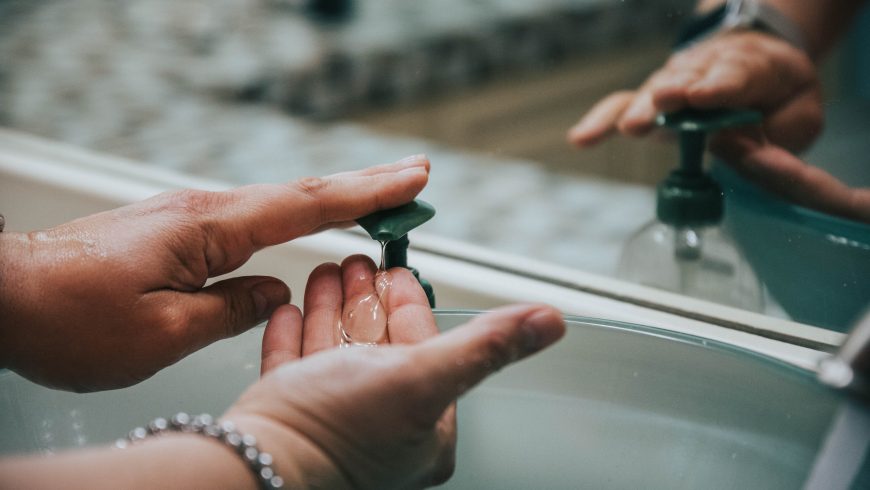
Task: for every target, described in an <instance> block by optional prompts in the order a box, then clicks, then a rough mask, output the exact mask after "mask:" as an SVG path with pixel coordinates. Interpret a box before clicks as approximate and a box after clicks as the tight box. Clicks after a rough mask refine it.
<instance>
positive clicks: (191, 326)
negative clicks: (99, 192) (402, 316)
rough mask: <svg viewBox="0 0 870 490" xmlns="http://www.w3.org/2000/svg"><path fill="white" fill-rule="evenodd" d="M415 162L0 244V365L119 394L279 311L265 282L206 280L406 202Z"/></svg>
mask: <svg viewBox="0 0 870 490" xmlns="http://www.w3.org/2000/svg"><path fill="white" fill-rule="evenodd" d="M428 172H429V162H428V160H427V159H426V158H425V157H424V156H417V157H411V158H409V159H405V160H403V161H401V162H398V163H395V164H389V165H383V166H379V167H372V168H369V169H365V170H362V171H356V172H348V173H343V174H337V175H333V176H329V177H325V178H308V179H302V180H300V181H296V182H291V183H288V184H279V185H274V184H273V185H253V186H247V187H241V188H238V189H234V190H231V191H227V192H205V191H192V190H186V191H180V192H170V193H165V194H161V195H159V196H156V197H154V198H152V199H148V200H146V201H142V202H140V203H137V204H133V205H130V206H126V207H122V208H119V209H115V210H112V211H108V212H104V213H100V214H96V215H93V216H89V217H86V218H82V219H79V220H76V221H73V222H70V223H67V224H64V225H61V226H58V227H56V228H51V229H48V230H44V231H37V232H32V233H27V234H23V233H6V232H4V233H2V234H0V270H2V271H3V273H2V275H0V292H2V294H0V322H2V323H0V366H2V367H6V368H10V369H12V370H14V371H16V372H18V373H19V374H21V375H23V376H25V377H27V378H30V379H31V380H34V381H36V382H39V383H41V384H44V385H48V386H53V387H59V388H63V389H70V390H76V391H90V390H98V389H109V388H117V387H122V386H127V385H131V384H134V383H136V382H139V381H141V380H143V379H145V378H148V377H149V376H151V375H153V374H154V373H155V372H157V371H158V370H159V369H161V368H163V367H165V366H167V365H170V364H172V363H174V362H176V361H178V360H179V359H181V358H182V357H184V356H185V355H187V354H190V353H191V352H193V351H196V350H197V349H200V348H202V347H204V346H206V345H208V344H210V343H212V342H214V341H217V340H219V339H222V338H226V337H231V336H233V335H237V334H239V333H241V332H243V331H245V330H247V329H249V328H250V327H253V326H254V325H256V324H257V323H259V322H260V321H263V320H265V319H267V318H268V317H269V314H270V313H271V312H272V311H274V310H275V309H276V308H277V307H278V306H279V305H282V304H286V303H287V302H288V301H289V300H290V291H289V289H288V288H287V286H286V285H285V284H284V283H283V282H281V281H280V280H278V279H276V278H272V277H240V278H232V279H226V280H219V281H217V282H214V283H213V284H210V285H208V286H206V281H207V280H208V279H209V278H212V277H216V276H220V275H222V274H226V273H228V272H231V271H233V270H235V269H237V268H238V267H239V266H241V265H242V264H243V263H244V262H245V261H247V260H248V258H249V257H250V256H251V254H253V253H254V252H255V251H257V250H259V249H261V248H263V247H267V246H269V245H274V244H278V243H282V242H286V241H288V240H292V239H293V238H296V237H299V236H302V235H306V234H309V233H312V232H315V231H318V230H321V229H324V228H329V227H332V226H337V225H341V224H342V223H344V222H347V221H349V220H352V219H355V218H357V217H359V216H362V215H365V214H368V213H371V212H374V211H376V210H379V209H385V208H390V207H395V206H399V205H401V204H403V203H406V202H408V201H410V200H411V199H413V198H414V196H416V195H417V194H418V193H419V192H420V190H421V189H423V187H424V186H425V185H426V182H427V179H428Z"/></svg>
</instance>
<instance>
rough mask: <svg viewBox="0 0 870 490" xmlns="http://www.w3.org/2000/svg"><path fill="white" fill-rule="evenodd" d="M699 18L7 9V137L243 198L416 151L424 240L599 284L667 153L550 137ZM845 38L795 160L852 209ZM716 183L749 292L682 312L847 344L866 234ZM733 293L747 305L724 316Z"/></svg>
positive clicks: (516, 2) (854, 79) (589, 2)
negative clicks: (746, 316) (818, 116)
mask: <svg viewBox="0 0 870 490" xmlns="http://www.w3.org/2000/svg"><path fill="white" fill-rule="evenodd" d="M694 3H695V2H694V1H689V0H668V1H655V2H654V1H651V0H632V1H611V0H547V1H538V2H528V1H522V0H476V1H472V0H427V1H414V2H408V1H398V0H357V1H351V0H346V1H338V2H336V1H331V2H330V1H318V0H298V1H293V0H258V1H252V0H249V1H244V0H229V1H225V2H222V3H221V4H220V6H219V7H218V6H216V5H215V4H213V3H211V2H203V1H197V0H182V1H166V0H134V1H128V2H122V3H108V4H107V3H106V2H101V1H97V0H77V1H75V2H26V1H14V0H13V1H6V2H2V3H0V19H2V20H0V24H2V28H0V58H2V59H3V60H4V63H2V66H0V117H2V122H3V124H4V125H7V126H11V127H14V128H18V129H21V130H23V131H28V132H33V133H37V134H39V135H42V136H46V137H49V138H52V139H57V140H61V141H65V142H69V143H73V144H76V145H81V146H84V147H88V148H92V149H96V150H99V151H103V152H107V153H111V154H115V155H120V156H124V157H129V158H131V159H134V160H137V161H141V162H145V163H147V164H149V165H154V166H158V167H165V168H171V169H175V170H179V171H182V172H187V173H192V174H197V175H204V176H208V177H212V178H216V179H221V180H225V181H228V182H232V183H237V184H243V183H250V182H262V181H282V180H288V179H293V178H296V177H301V176H306V175H323V174H328V173H332V172H338V171H343V170H348V169H351V168H359V167H362V166H366V165H370V164H375V163H381V162H387V161H392V160H395V159H398V158H401V157H403V156H406V155H409V154H416V153H423V152H425V153H427V154H428V155H429V156H430V158H431V160H432V162H433V172H432V177H431V182H430V185H429V186H428V188H427V190H426V191H424V193H423V194H422V196H421V197H422V198H423V199H425V200H427V201H429V202H432V203H433V204H434V205H435V207H436V208H437V209H438V217H437V218H436V219H435V220H433V221H432V222H431V223H429V224H427V225H426V227H425V228H424V231H425V232H427V233H429V234H432V235H440V236H443V237H447V238H451V239H455V240H459V241H464V242H470V243H473V244H476V245H481V246H484V247H488V248H492V249H495V250H498V251H500V252H505V253H508V254H515V255H518V256H523V257H527V258H534V259H537V260H540V261H542V262H546V263H551V264H556V265H558V266H560V267H563V268H564V269H565V270H566V271H572V270H579V271H585V272H592V273H595V274H600V275H604V276H616V275H617V273H618V272H619V263H620V256H621V254H622V251H623V250H624V247H625V246H626V243H628V242H629V240H630V239H631V237H632V236H633V234H635V233H637V232H638V230H641V228H642V227H643V226H644V224H645V223H648V222H650V221H651V220H652V219H653V218H654V217H655V216H656V191H655V186H656V185H657V184H658V183H659V182H661V181H662V180H663V179H664V178H665V177H666V175H667V174H668V172H669V171H670V170H672V169H673V168H674V167H675V166H676V164H677V162H678V161H679V157H678V148H677V145H676V140H675V139H674V138H673V137H670V138H668V137H665V138H656V137H648V138H628V137H615V138H611V139H609V140H608V141H606V142H604V143H602V144H600V145H598V146H596V147H594V148H587V149H582V150H578V149H576V148H572V147H571V145H569V144H568V143H567V142H566V136H565V135H566V132H567V131H568V129H569V128H570V127H571V126H572V125H574V124H575V123H576V122H577V121H578V119H579V118H580V117H581V116H582V115H583V114H584V113H585V112H586V111H587V110H588V109H589V108H590V107H591V106H592V105H593V104H594V103H595V102H596V101H598V100H600V99H601V98H602V97H604V96H605V95H607V94H608V93H610V92H612V91H613V90H617V89H630V88H633V87H636V86H638V85H639V84H641V83H642V82H643V81H644V80H645V79H646V77H647V76H648V74H649V73H651V72H652V71H654V70H656V69H657V68H658V67H660V66H661V65H662V63H663V62H664V61H665V60H666V59H667V57H668V55H669V54H670V53H671V51H672V45H673V40H674V37H675V33H676V32H677V31H678V30H679V26H681V25H683V24H684V23H685V22H686V20H687V19H688V18H689V17H690V16H691V13H692V12H693V9H694ZM855 24H856V25H855V27H854V28H853V31H852V33H851V34H849V35H847V36H845V38H844V39H842V40H841V42H840V44H839V47H838V48H837V49H836V50H835V51H833V52H832V53H831V54H829V55H828V56H827V57H826V58H825V62H824V63H823V64H822V65H821V68H820V70H819V77H820V78H821V80H822V85H823V88H824V108H825V110H826V113H827V114H826V115H827V126H826V129H825V132H824V134H823V135H822V136H821V137H820V138H819V139H818V141H817V142H816V144H815V146H813V147H812V149H811V150H810V151H809V152H807V153H804V154H803V155H802V156H801V158H803V159H804V160H806V161H808V162H811V163H812V164H814V165H817V166H819V167H820V168H824V169H825V170H826V171H827V172H829V173H831V174H832V175H834V176H835V177H837V178H839V179H841V180H842V181H843V182H845V183H846V184H848V185H850V186H852V187H853V188H860V187H868V186H870V180H868V179H870V172H867V162H866V155H868V154H870V151H868V150H870V148H868V144H870V143H868V139H867V138H866V134H868V128H870V95H868V94H870V88H868V87H870V75H868V73H870V61H868V50H866V49H859V47H860V46H866V45H867V42H868V32H870V29H868V25H870V15H868V12H864V13H863V15H862V16H860V18H858V19H856V21H855ZM861 26H863V29H862V28H861ZM714 167H715V168H714V171H713V175H714V178H715V179H716V180H717V181H718V182H719V185H720V186H721V187H722V190H723V192H724V194H725V204H724V206H725V213H724V221H723V222H722V223H721V225H722V229H723V230H724V233H725V235H727V236H729V237H730V240H731V241H732V242H733V244H734V246H735V248H736V250H739V253H740V254H742V256H743V257H744V259H741V260H744V261H745V264H746V270H747V271H748V272H747V273H746V274H748V275H747V276H746V277H742V279H741V280H740V281H736V282H735V283H734V285H733V286H731V285H729V286H728V287H719V286H722V284H725V283H720V282H716V281H715V280H710V279H703V277H706V276H703V274H702V272H703V271H705V270H706V271H713V272H716V273H723V274H725V275H728V274H731V275H732V276H733V275H734V274H735V272H734V271H735V270H738V268H737V267H736V266H735V265H734V264H738V263H741V264H742V263H743V262H740V261H738V260H737V259H734V260H733V261H732V260H731V259H729V258H728V257H727V254H725V255H723V256H720V257H719V258H714V259H711V260H708V261H706V262H703V261H702V262H698V264H700V265H698V266H697V267H695V266H693V267H694V269H693V270H692V271H690V272H689V273H690V274H696V275H698V274H700V275H701V276H703V277H702V279H699V280H697V281H696V282H691V280H688V279H686V278H685V277H677V278H676V279H674V280H675V281H689V283H691V284H693V286H691V287H687V288H684V291H683V292H684V293H686V294H689V295H693V296H697V295H699V294H700V293H699V290H700V289H703V288H704V287H705V286H710V285H713V286H717V287H714V288H712V289H715V290H716V291H713V292H709V294H708V293H704V294H700V296H701V297H702V298H704V299H707V300H711V301H714V302H719V303H722V304H726V305H730V306H737V307H741V308H747V309H749V310H752V311H758V312H761V313H763V314H766V315H772V316H776V317H780V318H788V319H792V320H794V321H798V322H802V323H808V324H811V325H816V326H820V327H823V328H827V329H833V330H838V331H844V330H846V329H847V328H848V327H849V326H850V325H851V323H852V322H853V321H854V320H855V318H856V317H857V315H858V314H859V313H860V312H861V310H863V309H864V308H865V307H866V306H867V305H868V303H870V225H868V224H867V223H866V222H864V223H862V222H860V221H859V220H855V219H844V218H834V217H832V216H831V215H829V214H827V213H817V212H815V211H808V210H806V209H804V208H802V207H795V206H793V205H792V204H790V203H788V202H786V201H784V200H782V199H781V198H780V197H774V196H773V195H772V194H770V193H769V192H768V191H765V190H760V189H758V188H755V187H752V186H750V185H748V184H747V183H746V181H745V179H744V178H742V177H741V176H739V175H737V174H736V173H734V172H732V171H731V170H729V167H728V166H727V165H721V164H717V165H715V166H714ZM786 187H788V185H786ZM785 193H786V194H788V189H786V192H785ZM792 197H795V196H792ZM797 197H801V196H797ZM693 233H694V232H693ZM653 235H654V234H653ZM653 235H651V236H652V238H651V240H652V241H651V242H649V243H646V244H644V245H642V247H641V252H639V254H640V255H641V256H642V257H644V256H645V255H646V254H644V253H643V250H645V248H644V247H656V246H657V245H656V244H657V243H664V242H667V246H674V245H673V244H674V243H676V242H677V241H679V240H682V242H680V243H682V244H683V245H686V244H691V243H695V242H697V241H698V240H701V239H705V240H707V238H704V235H703V233H700V232H697V233H694V235H693V234H692V233H688V232H686V233H682V234H680V233H677V234H676V236H671V237H670V238H662V236H661V235H655V236H653ZM656 240H659V242H656ZM709 240H713V239H712V238H709ZM683 250H685V247H683ZM669 253H671V252H669ZM729 253H730V252H729ZM674 254H675V252H674V253H671V255H668V256H666V258H665V259H662V261H660V262H658V263H656V264H654V267H665V266H666V264H665V262H668V261H670V260H672V259H673V257H674V256H675V255H674ZM689 256H691V254H689V255H685V254H683V256H682V258H681V259H680V260H683V261H685V260H688V259H687V258H686V257H689ZM723 257H725V258H723ZM644 258H645V257H644ZM673 260H676V259H673ZM741 267H742V266H741ZM695 269H697V270H695ZM680 270H681V271H682V270H683V269H680ZM740 270H742V269H740ZM698 271H701V272H698ZM684 272H685V271H684ZM652 275H653V276H654V277H656V278H661V277H664V276H665V275H666V273H664V272H661V273H660V272H659V270H658V269H654V273H653V274H652ZM622 277H627V278H629V279H632V277H633V276H631V275H630V274H629V275H623V276H622ZM756 278H757V279H758V283H759V284H761V286H753V281H754V280H755V279H756ZM635 280H636V281H639V282H641V283H644V284H648V283H649V281H645V280H641V279H637V278H635ZM711 281H712V282H711ZM728 284H730V283H728ZM753 288H755V289H753ZM723 290H724V291H725V292H724V293H723V292H722V291H723ZM747 290H748V291H749V293H747V294H749V295H752V296H754V300H753V301H749V302H743V301H736V300H735V301H732V300H731V299H729V297H728V294H730V293H733V292H734V291H740V292H741V294H742V293H745V292H746V291H747ZM729 292H730V293H729ZM756 300H757V301H756ZM448 306H449V305H448Z"/></svg>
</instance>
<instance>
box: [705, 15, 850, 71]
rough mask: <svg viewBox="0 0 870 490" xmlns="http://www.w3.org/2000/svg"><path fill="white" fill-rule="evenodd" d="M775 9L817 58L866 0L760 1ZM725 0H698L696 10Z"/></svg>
mask: <svg viewBox="0 0 870 490" xmlns="http://www.w3.org/2000/svg"><path fill="white" fill-rule="evenodd" d="M761 1H762V2H764V3H766V4H768V5H770V6H772V7H774V8H776V9H777V10H779V11H780V12H781V13H782V14H784V15H785V16H787V17H788V18H789V19H791V20H792V21H793V22H794V23H795V24H797V26H798V27H799V28H800V30H801V32H802V33H803V35H804V38H805V39H806V42H807V45H808V46H807V47H808V50H809V53H808V54H809V55H810V57H811V58H812V59H813V60H815V61H818V60H819V59H820V58H821V57H823V56H824V55H825V54H826V53H827V52H828V51H829V50H830V48H831V46H833V45H834V43H836V42H837V40H838V39H839V37H840V35H841V34H842V33H843V32H845V31H846V29H847V28H848V27H849V24H850V22H851V21H852V19H854V18H855V14H856V13H857V12H858V10H859V9H860V8H861V6H863V5H864V4H865V3H867V2H866V0H836V1H819V0H761ZM723 3H725V0H700V1H699V2H698V11H699V12H706V11H708V10H711V9H713V8H716V7H718V6H720V5H722V4H723Z"/></svg>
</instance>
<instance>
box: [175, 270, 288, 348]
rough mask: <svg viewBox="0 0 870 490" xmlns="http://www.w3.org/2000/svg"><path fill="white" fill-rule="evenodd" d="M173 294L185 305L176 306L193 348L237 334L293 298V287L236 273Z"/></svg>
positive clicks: (184, 330)
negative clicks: (208, 284)
mask: <svg viewBox="0 0 870 490" xmlns="http://www.w3.org/2000/svg"><path fill="white" fill-rule="evenodd" d="M171 294H173V295H174V296H175V298H176V301H177V304H180V305H182V306H181V307H180V309H178V310H176V311H177V312H180V313H178V315H177V316H178V317H179V318H181V320H179V323H180V325H179V326H178V327H179V329H180V331H179V334H180V335H181V336H182V337H184V342H185V343H186V344H187V345H188V346H191V347H193V348H194V349H195V348H200V347H203V346H205V345H208V344H210V343H212V342H214V341H216V340H220V339H223V338H227V337H232V336H234V335H238V334H240V333H242V332H244V331H246V330H248V329H250V328H251V327H253V326H255V325H257V324H258V323H260V322H262V321H264V320H266V319H267V318H269V315H270V314H271V313H272V312H273V311H275V309H277V308H278V307H279V306H280V305H283V304H287V302H289V301H290V289H289V288H288V287H287V285H286V284H284V283H283V282H281V281H279V280H278V279H275V278H272V277H237V278H232V279H226V280H224V281H219V282H216V283H214V284H212V285H210V286H208V287H205V288H203V289H201V290H199V291H196V292H176V291H173V292H171ZM192 350H193V349H192Z"/></svg>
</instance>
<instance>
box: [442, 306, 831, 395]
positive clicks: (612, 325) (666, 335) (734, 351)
mask: <svg viewBox="0 0 870 490" xmlns="http://www.w3.org/2000/svg"><path fill="white" fill-rule="evenodd" d="M486 311H487V310H474V309H435V310H433V312H434V313H435V316H436V317H439V316H457V317H468V318H471V317H473V316H477V315H479V314H481V313H486ZM562 318H564V319H565V322H566V323H567V326H568V328H571V324H572V323H573V324H582V325H587V326H592V327H596V328H603V329H610V330H619V331H623V332H630V333H633V334H640V335H645V336H649V337H656V338H659V339H665V340H670V341H674V342H679V343H682V344H688V345H691V346H693V347H697V348H701V349H707V350H713V351H716V352H719V353H722V354H726V355H731V356H735V355H736V356H741V357H748V358H750V359H752V360H754V361H756V362H759V363H761V364H765V365H767V366H768V367H772V368H774V369H783V370H785V371H787V372H788V373H789V374H792V375H797V376H799V377H801V378H806V379H807V380H809V381H812V382H813V383H817V381H816V373H815V371H812V370H808V369H805V368H803V367H800V366H797V365H794V364H792V363H790V362H787V361H784V360H782V359H777V358H775V357H772V356H769V355H767V354H763V353H761V352H758V351H755V350H752V349H749V348H746V347H742V346H738V345H734V344H730V343H728V342H723V341H721V340H715V339H708V338H704V337H700V336H698V335H692V334H689V333H683V332H676V331H673V330H668V329H667V328H662V327H653V326H650V325H643V324H640V323H631V322H622V321H618V320H607V319H604V318H595V317H586V316H579V315H564V314H563V315H562Z"/></svg>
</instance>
